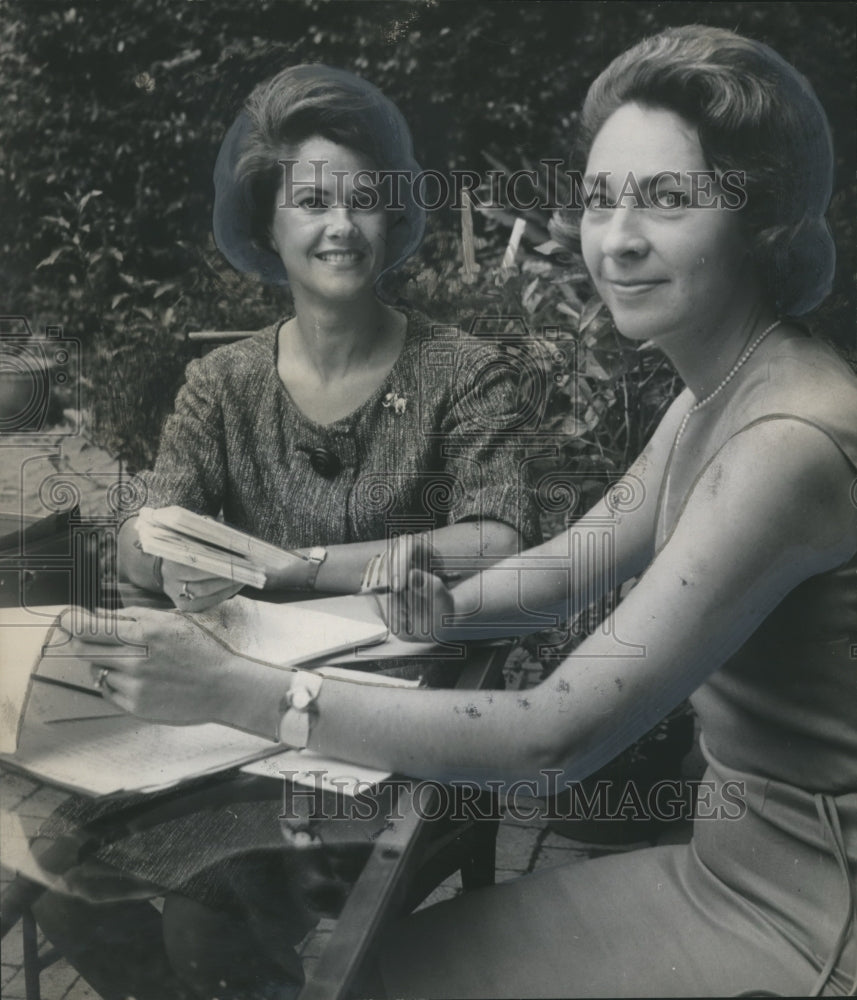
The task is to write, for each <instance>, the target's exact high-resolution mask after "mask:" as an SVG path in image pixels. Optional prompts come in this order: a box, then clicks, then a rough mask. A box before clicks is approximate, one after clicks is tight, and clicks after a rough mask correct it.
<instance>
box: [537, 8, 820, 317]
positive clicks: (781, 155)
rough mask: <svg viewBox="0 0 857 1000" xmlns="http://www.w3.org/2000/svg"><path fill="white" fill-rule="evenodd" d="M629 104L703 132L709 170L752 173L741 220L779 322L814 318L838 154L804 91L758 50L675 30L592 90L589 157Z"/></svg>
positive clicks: (751, 44)
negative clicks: (656, 110) (661, 110)
mask: <svg viewBox="0 0 857 1000" xmlns="http://www.w3.org/2000/svg"><path fill="white" fill-rule="evenodd" d="M631 102H633V103H638V104H642V105H644V106H650V107H661V108H666V109H667V110H670V111H673V112H675V113H676V114H679V115H681V117H682V118H684V119H685V120H687V121H688V122H690V123H691V124H692V125H694V126H696V128H697V131H698V135H699V142H700V145H701V147H702V151H703V154H704V156H705V158H706V160H707V162H708V165H709V167H710V168H711V169H713V170H716V171H717V172H718V173H721V172H723V171H726V170H737V171H742V172H743V173H744V175H745V181H744V191H745V194H746V205H745V207H744V208H743V209H742V210H741V212H742V217H743V222H744V224H745V226H746V230H747V234H748V238H749V242H750V247H751V252H752V256H753V259H754V262H755V265H756V268H757V271H758V274H759V276H760V279H761V280H762V283H763V288H764V290H765V293H766V295H767V297H768V299H769V300H770V301H771V303H772V304H773V305H775V307H776V309H777V311H778V312H779V313H780V314H782V315H789V316H799V315H802V314H804V313H807V312H809V311H810V310H811V309H813V308H815V306H817V305H818V304H819V303H820V302H821V301H822V300H823V299H824V298H825V296H826V295H827V294H828V293H829V291H830V287H831V284H832V281H833V271H834V264H835V258H836V251H835V247H834V243H833V238H832V236H831V233H830V228H829V226H828V224H827V220H826V219H825V217H824V213H825V211H826V210H827V206H828V203H829V201H830V195H831V189H832V185H833V146H832V142H831V137H830V128H829V126H828V123H827V117H826V115H825V113H824V110H823V109H822V107H821V104H820V103H819V101H818V98H817V97H816V96H815V93H814V92H813V90H812V87H811V86H810V85H809V83H808V82H807V80H806V79H805V78H804V77H803V76H801V74H800V73H798V72H797V70H795V69H794V68H793V67H792V66H790V65H789V64H788V63H787V62H786V61H785V60H784V59H782V58H781V57H780V56H779V55H777V53H776V52H774V51H773V49H771V48H769V46H767V45H765V44H763V43H762V42H757V41H754V40H752V39H749V38H744V37H742V36H740V35H736V34H735V33H734V32H731V31H726V30H724V29H721V28H712V27H705V26H701V25H687V26H684V27H680V28H670V29H667V30H666V31H663V32H661V33H660V34H658V35H654V36H652V37H651V38H646V39H644V40H643V41H642V42H640V43H639V44H638V45H635V46H634V47H633V48H631V49H629V50H628V51H627V52H624V53H623V54H622V55H620V56H618V57H617V58H616V59H614V60H613V62H612V63H610V65H609V66H608V67H607V68H606V69H605V70H604V71H603V72H602V73H601V75H600V76H599V77H598V78H597V79H596V80H595V82H594V83H593V84H592V86H591V87H590V88H589V92H588V94H587V95H586V100H585V102H584V105H583V111H582V115H581V133H580V146H581V149H580V152H581V153H582V154H584V155H585V154H586V153H588V152H589V149H590V148H591V146H592V143H593V141H594V139H595V136H596V135H597V134H598V132H599V131H600V129H601V127H602V126H603V125H604V123H605V122H606V121H607V119H608V118H609V117H610V116H611V115H612V114H613V112H614V111H616V110H617V109H618V108H619V107H620V106H621V105H623V104H628V103H631ZM554 229H555V232H556V234H557V236H558V237H559V238H562V237H563V236H568V235H569V233H570V231H571V229H570V227H569V225H568V221H566V222H565V223H564V222H563V220H561V219H560V220H557V222H556V223H555V227H554Z"/></svg>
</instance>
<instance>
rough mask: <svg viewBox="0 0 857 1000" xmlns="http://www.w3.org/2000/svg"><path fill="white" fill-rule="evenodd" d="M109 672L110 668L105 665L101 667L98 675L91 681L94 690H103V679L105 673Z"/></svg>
mask: <svg viewBox="0 0 857 1000" xmlns="http://www.w3.org/2000/svg"><path fill="white" fill-rule="evenodd" d="M109 673H110V670H109V668H107V667H102V668H101V669H100V670H99V671H98V676H97V677H96V678H95V680H94V681H93V682H92V686H93V687H94V688H95V690H96V691H103V690H104V684H105V681H106V680H107V675H108V674H109Z"/></svg>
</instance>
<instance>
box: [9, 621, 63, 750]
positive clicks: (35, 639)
mask: <svg viewBox="0 0 857 1000" xmlns="http://www.w3.org/2000/svg"><path fill="white" fill-rule="evenodd" d="M64 610H65V609H64V608H63V607H59V606H50V607H41V608H34V609H30V608H17V607H15V608H0V660H2V662H3V671H2V673H0V753H12V752H13V751H14V750H15V747H16V746H17V743H18V733H19V730H20V725H21V717H22V715H23V712H24V705H25V704H26V701H27V693H28V691H29V689H30V678H31V676H32V674H33V672H34V671H35V669H36V667H37V666H38V663H39V660H40V659H41V657H42V653H43V650H44V649H45V646H46V645H48V644H49V643H50V641H51V635H52V633H53V627H54V623H55V622H56V620H57V618H58V617H59V615H60V614H61V613H62V611H64Z"/></svg>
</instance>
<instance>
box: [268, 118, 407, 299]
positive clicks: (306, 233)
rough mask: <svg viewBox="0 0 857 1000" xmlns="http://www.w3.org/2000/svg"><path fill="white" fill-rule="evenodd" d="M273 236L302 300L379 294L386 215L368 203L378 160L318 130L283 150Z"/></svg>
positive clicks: (385, 233)
mask: <svg viewBox="0 0 857 1000" xmlns="http://www.w3.org/2000/svg"><path fill="white" fill-rule="evenodd" d="M282 159H284V160H287V161H289V163H288V165H286V166H284V168H283V169H284V181H283V184H282V185H281V186H280V188H279V190H278V193H277V204H276V205H275V207H274V213H273V220H272V223H271V239H272V241H273V244H274V247H275V249H276V250H277V252H278V253H279V255H280V258H281V259H282V261H283V266H284V267H285V269H286V273H287V274H288V277H289V284H290V285H291V288H292V291H293V293H294V295H295V297H296V299H300V298H301V297H309V298H313V299H320V300H324V301H326V302H337V301H339V302H351V301H354V300H355V299H358V298H360V297H362V296H365V295H368V294H374V284H375V280H376V278H377V277H378V275H379V274H380V273H381V271H382V270H383V268H384V257H385V252H386V236H387V216H386V211H385V209H384V207H383V204H382V202H381V200H380V198H375V199H374V200H375V201H376V202H377V204H376V205H375V206H374V207H361V206H363V205H368V204H369V203H370V201H372V200H373V199H372V198H371V196H370V193H369V192H370V190H371V184H370V183H369V181H370V174H371V173H372V172H373V171H374V169H375V168H374V164H373V163H372V161H371V160H370V159H369V158H368V157H366V156H365V155H363V154H362V153H359V152H356V151H355V150H352V149H349V148H348V147H346V146H340V145H338V144H337V143H334V142H331V141H330V140H328V139H324V138H322V137H320V136H316V137H313V138H310V139H307V140H305V141H304V142H302V143H301V144H300V145H299V146H298V147H297V148H296V149H293V150H290V151H288V152H287V153H284V154H283V156H282Z"/></svg>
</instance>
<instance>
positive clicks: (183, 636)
mask: <svg viewBox="0 0 857 1000" xmlns="http://www.w3.org/2000/svg"><path fill="white" fill-rule="evenodd" d="M60 627H61V628H63V629H64V630H65V631H66V632H68V633H69V635H70V636H71V639H70V643H69V645H68V647H66V649H67V652H68V655H70V656H77V657H80V658H81V659H85V660H89V661H90V664H91V670H92V679H93V683H94V684H95V685H96V686H97V687H98V688H99V689H100V691H101V692H102V694H103V695H104V697H105V698H107V699H108V700H109V701H111V702H113V704H114V705H117V706H119V707H120V708H122V709H124V710H125V711H126V712H131V713H132V714H134V715H139V716H141V717H142V718H145V719H149V720H151V721H153V722H165V723H171V724H187V723H199V722H211V721H215V720H218V719H221V718H222V717H223V712H224V706H225V705H227V704H228V703H229V699H230V697H231V696H232V692H231V686H230V681H231V679H232V676H233V674H234V670H231V669H230V656H231V654H230V653H229V652H228V651H227V650H225V649H224V648H223V647H222V646H219V645H218V644H217V643H216V642H215V641H214V640H213V639H212V638H211V637H210V636H209V635H208V634H207V633H205V632H203V631H202V630H201V629H199V628H197V627H196V626H195V625H194V624H193V622H192V621H190V620H188V619H187V618H185V617H184V616H183V615H178V614H175V613H173V612H168V611H156V610H153V609H150V608H131V609H128V610H127V611H125V612H123V613H122V614H121V615H119V616H116V617H111V616H108V615H106V614H105V613H103V612H102V613H101V614H91V613H87V612H83V611H81V610H80V609H75V613H74V614H71V613H68V612H67V613H66V614H65V615H64V616H63V618H62V619H61V620H60Z"/></svg>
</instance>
